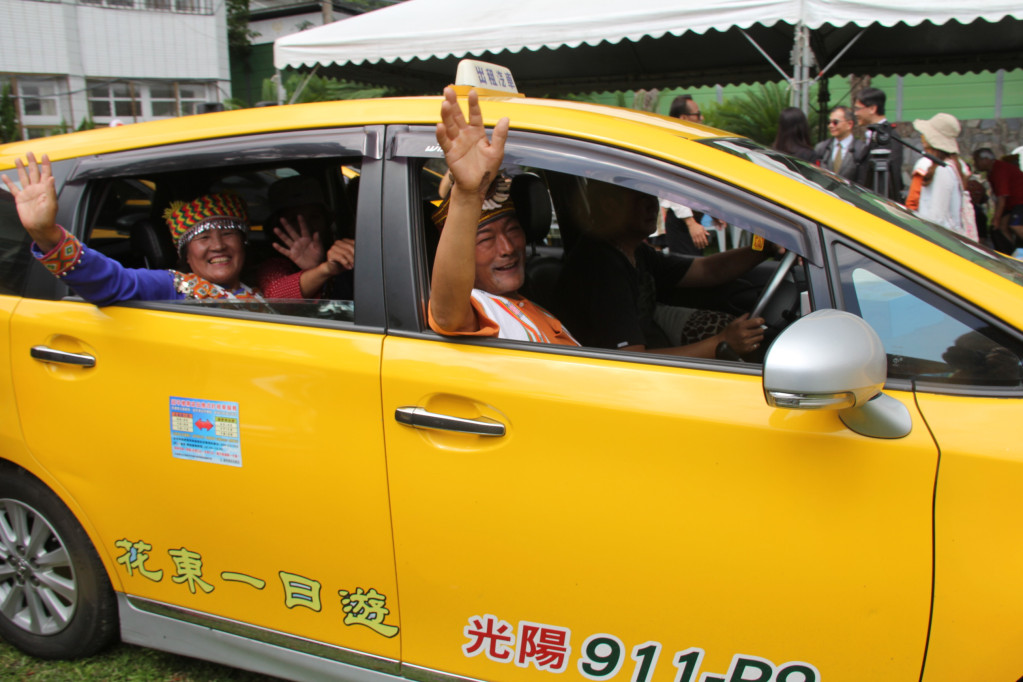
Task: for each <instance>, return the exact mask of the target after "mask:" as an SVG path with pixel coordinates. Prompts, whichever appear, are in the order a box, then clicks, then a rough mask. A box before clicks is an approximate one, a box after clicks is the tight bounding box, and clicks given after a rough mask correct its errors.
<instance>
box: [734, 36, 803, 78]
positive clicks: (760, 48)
mask: <svg viewBox="0 0 1023 682" xmlns="http://www.w3.org/2000/svg"><path fill="white" fill-rule="evenodd" d="M739 32H740V33H742V35H743V36H745V38H746V40H748V41H750V43H751V44H752V45H753V47H755V48H757V52H759V53H760V54H762V55H763V56H764V59H766V60H767V61H769V62H771V66H773V67H774V68H775V70H776V71H777V72H778V73H780V74H781V77H782V78H784V79H785V82H786V83H788V84H789V87H792V77H791V76H789V75H788V74H787V73H785V70H784V69H782V68H781V67H780V66H778V63H777V62H776V61H774V60H773V59H771V55H769V54H767V52H765V51H764V48H762V47H760V46H759V45H757V41H755V40H753V39H752V38H750V37H749V34H748V33H746V31H744V30H742V29H741V28H740V29H739Z"/></svg>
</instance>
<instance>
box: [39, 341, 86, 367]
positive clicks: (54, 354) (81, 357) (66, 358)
mask: <svg viewBox="0 0 1023 682" xmlns="http://www.w3.org/2000/svg"><path fill="white" fill-rule="evenodd" d="M31 355H32V357H34V358H35V359H36V360H42V361H43V362H58V363H60V364H62V365H75V366H77V367H95V366H96V358H94V357H93V356H91V355H89V354H88V353H69V352H67V351H64V350H57V349H56V348H48V347H46V346H32V351H31Z"/></svg>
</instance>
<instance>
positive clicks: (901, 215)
mask: <svg viewBox="0 0 1023 682" xmlns="http://www.w3.org/2000/svg"><path fill="white" fill-rule="evenodd" d="M700 142H701V143H702V144H706V145H709V146H711V147H715V148H717V149H720V150H722V151H725V152H728V153H729V154H734V155H736V156H741V157H742V158H744V159H747V160H749V161H752V162H753V163H755V164H757V165H758V166H762V167H764V168H770V169H771V170H774V171H777V172H779V173H782V174H783V175H787V176H788V177H790V178H793V179H795V180H798V181H799V182H802V183H803V184H806V185H812V186H814V187H816V188H818V189H820V190H822V191H825V192H828V193H829V194H832V195H834V196H836V197H838V198H839V199H842V200H843V201H847V202H849V203H850V204H853V205H854V206H856V207H857V208H861V209H863V210H864V211H867V212H868V213H871V214H872V215H875V216H877V217H879V218H881V219H883V220H886V221H888V222H890V223H892V224H893V225H898V226H899V227H901V228H902V229H904V230H907V231H909V232H912V233H913V234H915V235H917V236H919V237H922V238H923V239H926V240H927V241H929V242H932V243H934V244H937V245H938V246H940V247H942V248H944V249H948V250H949V251H952V252H953V253H956V254H957V255H959V256H962V257H963V258H965V259H966V260H969V261H971V262H973V263H977V264H978V265H980V266H981V267H984V268H987V269H988V270H990V271H992V272H994V273H995V274H997V275H1000V276H1002V277H1004V278H1006V279H1008V280H1010V281H1012V282H1015V283H1016V284H1019V285H1023V261H1018V260H1016V259H1015V258H1009V257H1008V256H1006V255H1004V254H1001V253H998V252H997V251H994V250H992V249H989V248H988V247H986V246H983V245H982V244H978V243H977V242H974V241H972V240H970V239H967V238H965V237H962V236H960V235H958V234H956V233H954V232H952V231H950V230H947V229H945V228H944V227H941V226H940V225H937V224H935V223H932V222H930V221H928V220H924V219H923V218H921V217H919V216H917V215H915V214H913V213H912V212H911V211H909V210H908V209H907V208H906V207H904V206H902V205H900V204H897V203H895V202H894V201H890V200H888V199H886V198H885V197H882V196H879V195H877V194H874V193H873V192H870V191H868V190H866V189H864V188H862V187H860V186H859V185H856V184H854V183H852V182H850V181H849V180H846V179H845V178H843V177H841V176H839V175H836V174H834V173H831V172H829V171H827V170H824V169H821V168H818V167H817V166H814V165H813V164H809V163H806V162H805V161H803V160H801V159H797V158H795V157H792V156H789V155H787V154H782V153H781V152H776V151H774V150H772V149H768V148H767V147H764V146H762V145H759V144H757V143H756V142H753V141H752V140H746V139H721V138H717V139H709V140H700Z"/></svg>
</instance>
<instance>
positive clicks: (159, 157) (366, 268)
mask: <svg viewBox="0 0 1023 682" xmlns="http://www.w3.org/2000/svg"><path fill="white" fill-rule="evenodd" d="M382 134H383V126H351V127H346V128H324V129H315V130H301V131H284V132H274V133H258V134H253V135H245V136H239V137H230V138H216V139H209V140H194V141H188V142H181V143H172V144H167V145H160V146H155V147H146V148H140V149H132V150H126V151H119V152H112V153H109V154H102V155H98V156H91V157H82V158H79V159H74V160H72V161H68V162H62V163H61V165H60V168H61V169H62V171H63V172H62V176H64V175H65V174H66V177H62V178H60V179H58V190H59V192H60V195H59V211H58V216H57V218H58V222H59V223H60V224H62V225H65V226H69V228H68V229H69V230H70V231H71V232H72V233H73V234H75V236H76V237H78V238H79V239H83V240H84V239H85V238H86V237H87V236H88V235H86V234H85V232H86V230H87V229H88V225H87V224H86V222H87V220H88V219H89V218H90V216H92V215H94V214H95V210H96V208H97V207H96V202H97V201H101V200H102V196H101V194H102V192H99V193H96V192H94V191H93V190H94V188H95V187H97V185H99V184H103V183H106V182H107V181H109V180H112V179H115V178H122V179H123V178H138V177H144V176H147V175H159V174H162V173H171V172H183V171H187V170H189V169H194V168H196V167H201V168H204V169H214V168H224V169H230V168H234V167H240V166H246V165H255V164H259V163H264V164H271V163H281V164H285V163H287V162H288V160H296V161H298V160H301V161H306V160H309V159H324V160H327V159H333V158H343V157H349V158H351V157H356V156H358V157H360V158H361V159H362V175H361V180H360V185H359V201H358V206H357V216H356V222H355V230H356V239H357V241H359V242H360V249H359V255H358V263H359V268H358V270H357V271H356V273H357V274H356V277H355V292H356V293H355V298H356V299H358V300H359V305H358V306H356V310H355V321H354V323H352V322H339V321H331V320H320V319H315V318H305V317H292V316H275V315H271V314H268V313H258V312H248V311H239V310H230V309H215V308H208V307H202V306H187V305H181V303H180V302H173V301H170V302H168V301H128V302H123V303H119V304H117V305H120V306H125V307H132V308H145V309H155V310H164V311H171V312H178V313H187V314H198V315H215V316H219V317H231V318H238V319H251V320H257V321H260V322H274V323H283V324H300V325H305V326H322V327H337V326H339V325H341V326H343V327H344V328H346V329H349V328H353V326H354V328H355V329H358V330H366V331H376V332H379V331H381V330H382V328H383V300H382V276H381V275H380V272H379V246H377V247H376V248H374V246H373V243H374V242H377V243H379V202H380V182H379V177H374V176H379V174H380V172H381V164H380V163H379V159H380V158H381V156H382V144H381V141H380V140H381V138H382ZM362 243H365V244H366V246H365V248H362ZM39 270H42V271H43V272H44V273H45V276H46V277H48V278H49V279H50V280H51V281H52V282H53V283H54V284H55V285H56V286H55V288H53V289H51V290H50V291H49V292H48V291H46V290H45V289H44V290H43V292H44V293H43V295H42V296H40V297H41V298H68V297H71V298H74V299H76V297H73V295H72V293H71V292H70V290H69V289H68V287H67V286H65V285H64V284H63V283H62V282H60V281H59V280H56V279H55V278H53V277H52V275H49V273H46V271H45V269H43V268H41V267H40V268H39ZM77 300H80V299H77Z"/></svg>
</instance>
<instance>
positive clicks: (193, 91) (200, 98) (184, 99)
mask: <svg viewBox="0 0 1023 682" xmlns="http://www.w3.org/2000/svg"><path fill="white" fill-rule="evenodd" d="M178 94H179V96H180V101H181V115H182V116H188V115H190V114H199V113H202V105H203V104H204V103H205V102H206V88H205V87H204V86H201V85H194V84H189V85H179V86H178Z"/></svg>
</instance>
